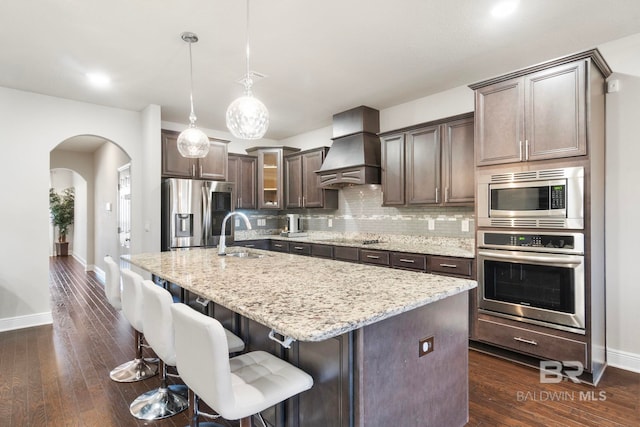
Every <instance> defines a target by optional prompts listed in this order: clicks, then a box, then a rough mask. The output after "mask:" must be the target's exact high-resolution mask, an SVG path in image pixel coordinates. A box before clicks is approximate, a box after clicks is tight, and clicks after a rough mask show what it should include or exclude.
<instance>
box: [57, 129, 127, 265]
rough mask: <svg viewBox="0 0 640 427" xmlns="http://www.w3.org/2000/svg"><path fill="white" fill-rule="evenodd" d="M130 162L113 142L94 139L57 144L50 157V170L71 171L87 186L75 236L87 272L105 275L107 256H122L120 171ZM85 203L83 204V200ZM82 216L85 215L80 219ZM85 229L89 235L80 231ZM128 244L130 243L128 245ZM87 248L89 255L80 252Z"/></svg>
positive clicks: (77, 254) (84, 137)
mask: <svg viewBox="0 0 640 427" xmlns="http://www.w3.org/2000/svg"><path fill="white" fill-rule="evenodd" d="M130 162H131V158H130V156H129V155H128V154H127V153H126V152H125V151H124V150H122V149H121V148H120V147H119V146H118V145H117V144H115V143H114V142H112V141H110V140H108V139H106V138H103V137H100V136H95V135H78V136H74V137H72V138H68V139H66V140H65V141H62V142H61V143H60V144H58V145H57V146H56V147H55V148H54V149H53V150H51V153H50V169H51V170H52V171H54V170H61V169H64V170H69V171H72V173H73V174H77V175H78V176H79V177H81V178H82V179H83V180H84V182H85V183H86V184H85V185H86V196H84V197H82V195H80V196H81V197H78V200H77V204H76V206H78V202H82V203H84V206H86V209H83V207H79V209H78V212H77V214H76V226H75V230H76V232H77V233H76V234H79V235H80V236H82V237H84V241H83V242H79V241H78V237H80V236H74V243H73V245H74V251H73V253H72V254H73V255H74V257H75V258H76V259H78V261H80V262H81V263H82V264H83V265H84V267H85V269H86V270H95V271H96V273H97V274H98V275H99V276H101V275H103V274H104V273H103V269H102V260H103V258H104V257H105V256H106V255H111V256H113V257H114V258H116V257H119V255H120V254H121V242H120V236H119V234H118V226H119V221H120V218H119V206H120V203H119V193H118V188H119V180H120V171H119V169H120V168H122V167H123V166H125V165H128V164H129V163H130ZM77 181H79V180H77ZM83 198H84V200H83V201H82V199H83ZM79 215H83V216H82V217H79ZM78 224H82V227H83V228H84V227H86V233H84V235H83V233H81V232H79V231H80V230H78ZM127 243H129V242H127ZM83 247H86V254H85V256H83V254H82V253H81V252H80V251H79V250H80V249H81V248H83Z"/></svg>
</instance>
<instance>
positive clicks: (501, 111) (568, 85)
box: [470, 51, 606, 166]
mask: <svg viewBox="0 0 640 427" xmlns="http://www.w3.org/2000/svg"><path fill="white" fill-rule="evenodd" d="M594 66H595V67H597V68H598V69H600V70H602V69H604V68H606V64H605V63H604V60H602V58H601V57H600V54H599V52H598V51H589V52H585V53H583V54H577V55H574V56H572V57H568V58H562V59H560V60H556V61H551V62H549V63H546V64H540V65H537V66H535V67H531V68H528V69H525V70H521V71H518V72H514V73H511V74H509V75H506V76H502V77H498V78H494V79H491V80H488V81H484V82H480V83H476V84H474V85H471V86H470V87H471V88H472V89H474V90H475V103H476V119H475V120H476V128H475V132H476V164H477V165H478V166H485V165H495V164H501V163H514V162H528V161H535V160H547V159H556V158H563V157H574V156H584V155H587V154H588V153H587V151H588V144H587V138H588V131H587V126H588V117H589V111H590V108H591V105H590V95H591V91H592V90H595V91H596V92H601V91H602V88H600V87H595V88H594V87H592V84H591V78H590V75H591V72H592V71H591V69H592V67H594Z"/></svg>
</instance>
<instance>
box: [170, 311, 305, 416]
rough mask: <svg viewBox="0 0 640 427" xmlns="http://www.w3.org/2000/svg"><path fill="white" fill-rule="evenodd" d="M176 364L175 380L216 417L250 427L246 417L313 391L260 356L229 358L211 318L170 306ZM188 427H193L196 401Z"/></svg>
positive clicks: (294, 371) (283, 366)
mask: <svg viewBox="0 0 640 427" xmlns="http://www.w3.org/2000/svg"><path fill="white" fill-rule="evenodd" d="M171 311H172V312H173V324H174V326H175V345H176V362H177V367H178V371H179V372H180V376H181V377H182V380H183V381H184V382H185V384H186V385H187V386H188V387H189V388H190V389H191V391H192V392H193V393H195V395H196V396H199V397H200V398H202V399H203V400H204V401H205V402H206V403H207V405H209V406H210V407H211V408H212V409H213V410H214V411H216V412H217V413H218V414H219V416H221V417H223V418H225V419H228V420H240V427H251V416H252V415H259V414H260V412H261V411H263V410H265V409H267V408H269V407H271V406H273V405H276V404H278V403H280V402H282V401H284V400H286V399H288V398H290V397H292V396H295V395H296V394H298V393H301V392H303V391H305V390H308V389H310V388H311V387H312V386H313V378H312V377H311V376H310V375H309V374H307V373H306V372H304V371H302V370H301V369H298V368H296V367H295V366H293V365H291V364H290V363H287V362H285V361H284V360H282V359H280V358H278V357H276V356H273V355H271V354H269V353H266V352H264V351H253V352H249V353H245V354H241V355H240V356H236V357H233V358H229V349H228V347H227V340H226V335H225V331H224V328H223V327H222V325H221V324H220V322H218V321H217V320H216V319H214V318H212V317H209V316H205V315H204V314H201V313H198V312H197V311H195V310H193V309H191V308H190V307H188V306H186V305H184V304H173V305H172V306H171ZM193 402H194V405H193V408H191V413H190V414H189V415H190V418H191V424H190V426H191V427H198V426H199V423H198V416H199V415H204V416H208V417H210V418H216V416H212V415H209V414H204V413H202V412H200V411H199V410H198V407H197V399H193Z"/></svg>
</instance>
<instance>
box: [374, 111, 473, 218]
mask: <svg viewBox="0 0 640 427" xmlns="http://www.w3.org/2000/svg"><path fill="white" fill-rule="evenodd" d="M473 136H474V126H473V117H472V116H470V115H464V116H459V117H458V118H456V119H451V120H450V121H445V122H442V121H440V122H437V123H435V122H434V123H432V124H425V125H422V126H420V127H414V128H412V129H408V130H405V131H398V132H393V133H387V134H383V135H382V136H381V141H382V191H383V199H382V200H383V205H384V206H403V205H458V204H471V203H473V200H474V138H473Z"/></svg>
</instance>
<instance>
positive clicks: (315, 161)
mask: <svg viewBox="0 0 640 427" xmlns="http://www.w3.org/2000/svg"><path fill="white" fill-rule="evenodd" d="M328 150H329V148H328V147H321V148H315V149H313V150H308V151H304V152H300V153H296V154H290V155H288V156H286V157H285V158H284V161H285V184H286V193H285V194H286V197H285V207H286V208H287V209H293V208H330V209H337V208H338V191H337V190H323V189H322V188H321V187H320V176H319V175H318V174H316V173H315V172H316V171H317V170H319V169H320V167H321V166H322V162H323V160H324V158H325V156H326V154H327V151H328Z"/></svg>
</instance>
